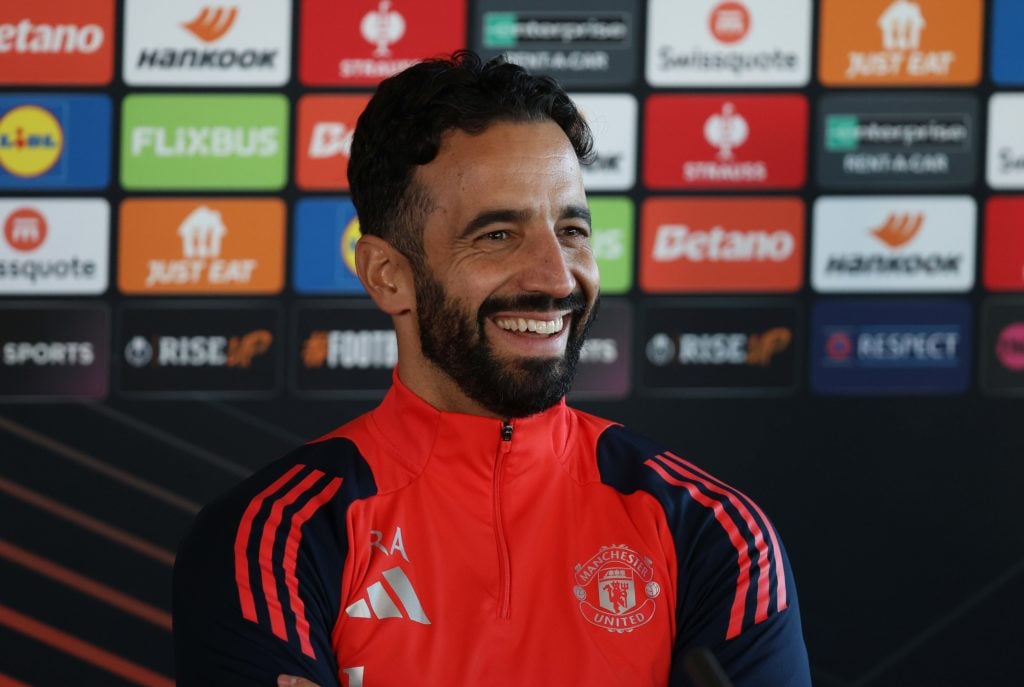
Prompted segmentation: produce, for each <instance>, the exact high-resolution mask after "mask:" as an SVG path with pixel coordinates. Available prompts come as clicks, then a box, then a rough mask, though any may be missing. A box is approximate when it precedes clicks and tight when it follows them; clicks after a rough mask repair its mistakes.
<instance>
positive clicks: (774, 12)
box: [647, 0, 811, 87]
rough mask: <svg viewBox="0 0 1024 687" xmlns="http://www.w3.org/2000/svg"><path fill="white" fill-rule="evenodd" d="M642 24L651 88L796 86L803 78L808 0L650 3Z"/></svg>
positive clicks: (807, 62)
mask: <svg viewBox="0 0 1024 687" xmlns="http://www.w3.org/2000/svg"><path fill="white" fill-rule="evenodd" d="M702 13H703V17H704V19H703V20H700V19H698V17H700V16H702ZM647 26H648V32H649V36H648V41H647V81H648V82H649V83H650V84H652V85H654V86H684V85H701V86H726V87H730V86H741V85H769V86H801V85H803V84H805V83H807V81H808V79H809V77H810V59H809V58H810V39H811V2H810V1H809V0H742V1H741V0H726V1H724V2H721V1H716V0H698V1H696V2H690V3H680V2H677V0H651V2H650V4H649V5H648V21H647Z"/></svg>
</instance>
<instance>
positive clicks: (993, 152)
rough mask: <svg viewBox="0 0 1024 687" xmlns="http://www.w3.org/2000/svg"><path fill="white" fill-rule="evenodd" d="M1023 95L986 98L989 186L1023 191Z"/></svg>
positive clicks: (1012, 94)
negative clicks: (987, 100) (987, 101)
mask: <svg viewBox="0 0 1024 687" xmlns="http://www.w3.org/2000/svg"><path fill="white" fill-rule="evenodd" d="M1022 121H1024V93H996V94H995V95H993V96H992V97H991V98H990V99H989V109H988V163H987V165H986V177H987V180H988V183H989V186H991V187H992V188H997V189H1024V127H1021V125H1020V123H1021V122H1022Z"/></svg>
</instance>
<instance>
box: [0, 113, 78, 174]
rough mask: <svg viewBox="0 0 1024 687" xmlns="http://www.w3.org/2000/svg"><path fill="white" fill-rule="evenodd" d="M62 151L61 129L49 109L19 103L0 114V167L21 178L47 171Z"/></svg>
mask: <svg viewBox="0 0 1024 687" xmlns="http://www.w3.org/2000/svg"><path fill="white" fill-rule="evenodd" d="M63 151H64V130H63V129H62V128H61V125H60V122H59V121H58V120H57V118H56V117H54V116H53V113H51V112H50V111H49V110H46V109H45V108H42V107H39V106H38V105H19V106H18V107H14V108H12V109H11V110H9V111H8V112H7V113H6V114H5V115H4V116H3V117H0V167H3V168H4V169H5V170H7V171H8V172H10V173H11V174H13V175H14V176H18V177H23V178H32V177H37V176H40V175H43V174H45V173H46V172H48V171H50V170H51V169H52V168H53V166H54V165H55V164H57V160H59V159H60V156H61V153H62V152H63Z"/></svg>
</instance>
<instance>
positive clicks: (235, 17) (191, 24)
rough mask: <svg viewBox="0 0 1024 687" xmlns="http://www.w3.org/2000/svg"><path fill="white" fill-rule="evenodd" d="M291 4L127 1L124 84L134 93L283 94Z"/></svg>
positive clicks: (286, 0) (287, 60) (289, 68)
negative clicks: (272, 90)
mask: <svg viewBox="0 0 1024 687" xmlns="http://www.w3.org/2000/svg"><path fill="white" fill-rule="evenodd" d="M291 14H292V13H291V2H289V1H288V0H280V1H279V2H262V3H252V2H250V3H239V4H211V3H210V2H204V1H203V0H181V1H180V2H169V3H152V2H148V1H147V0H126V2H125V39H124V78H125V81H127V82H128V83H130V84H133V85H148V84H156V85H166V84H181V85H207V84H218V85H227V86H234V85H238V86H242V85H263V86H280V85H283V84H284V83H285V82H287V81H288V77H289V73H290V71H291V65H290V63H289V60H290V57H291Z"/></svg>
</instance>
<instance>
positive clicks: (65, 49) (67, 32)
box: [0, 17, 106, 55]
mask: <svg viewBox="0 0 1024 687" xmlns="http://www.w3.org/2000/svg"><path fill="white" fill-rule="evenodd" d="M105 38H106V32H105V31H104V30H103V27H102V26H100V25H99V24H74V23H70V22H69V23H64V24H49V23H46V22H34V21H32V19H31V18H30V17H25V18H23V19H21V20H20V21H18V22H8V23H0V53H6V52H13V53H15V54H18V55H39V54H50V55H53V54H57V53H64V54H66V55H92V54H93V53H95V52H96V51H97V50H99V49H100V48H101V47H103V42H104V39H105Z"/></svg>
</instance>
